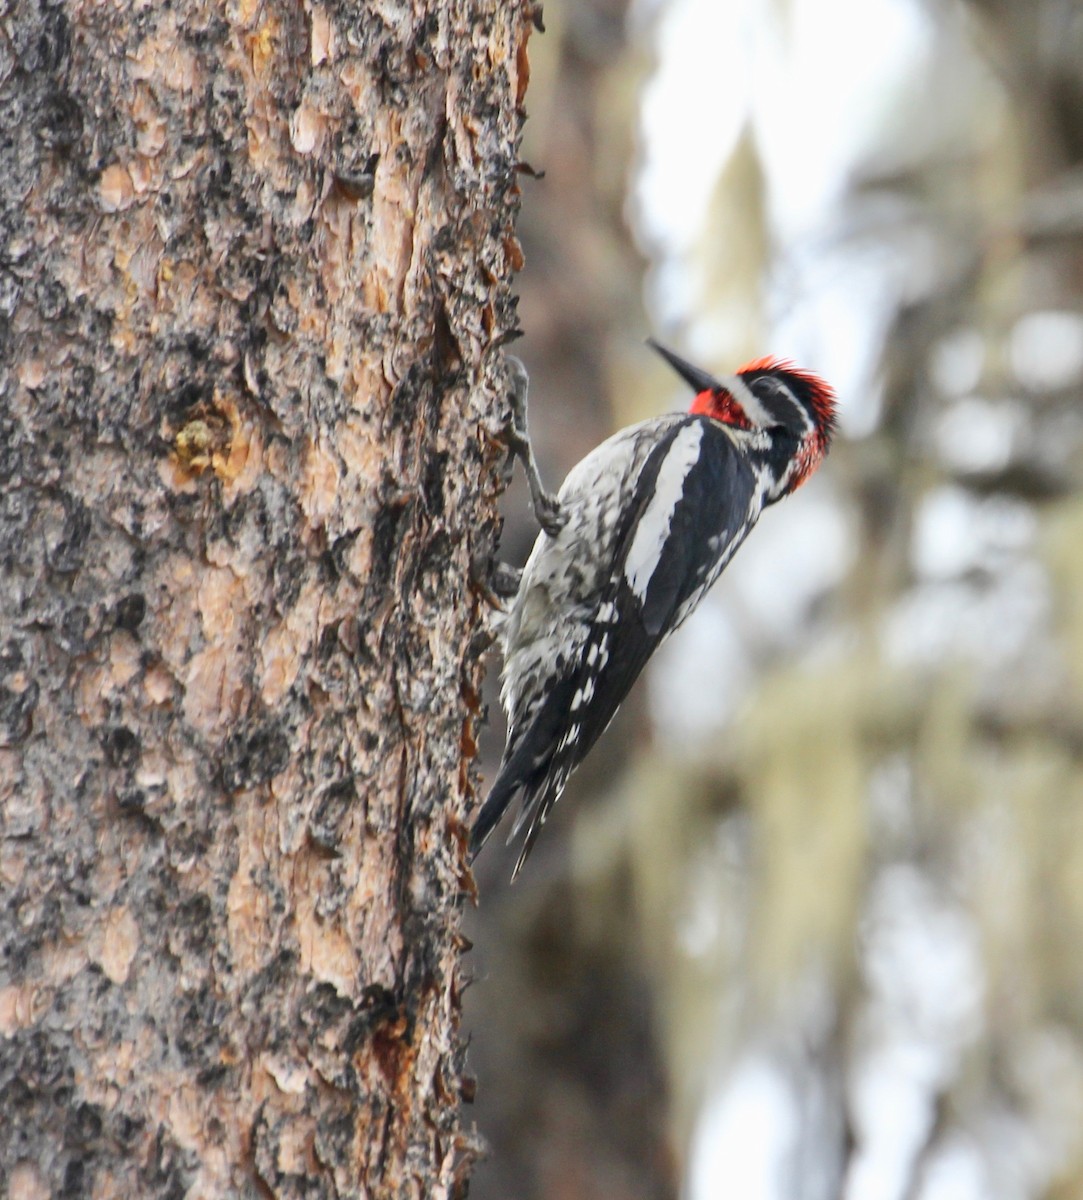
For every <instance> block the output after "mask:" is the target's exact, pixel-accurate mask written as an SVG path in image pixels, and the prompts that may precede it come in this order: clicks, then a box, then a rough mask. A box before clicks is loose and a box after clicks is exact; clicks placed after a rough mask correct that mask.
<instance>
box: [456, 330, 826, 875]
mask: <svg viewBox="0 0 1083 1200" xmlns="http://www.w3.org/2000/svg"><path fill="white" fill-rule="evenodd" d="M648 344H649V345H650V346H651V348H652V349H653V350H655V351H656V352H657V353H658V354H660V355H661V356H662V358H663V359H665V361H666V362H667V363H668V364H669V365H670V366H671V367H672V368H673V369H674V370H675V371H676V373H677V374H678V375H679V376H680V377H681V378H682V379H683V380H684V381H685V382H686V383H687V384H689V385H690V386H691V388H692V390H693V393H694V396H693V400H692V403H691V406H690V408H689V409H688V411H687V412H684V413H681V412H675V413H674V412H671V413H666V414H664V415H662V416H657V417H653V418H650V419H648V420H646V421H641V422H639V423H638V424H635V425H631V426H629V427H628V428H626V429H622V430H620V431H619V432H618V433H615V434H614V435H613V436H612V437H610V438H608V439H607V440H606V441H604V442H602V443H601V445H599V446H597V447H596V448H595V449H594V450H592V451H591V452H590V453H589V454H588V455H587V456H586V457H585V458H583V459H582V460H581V461H580V462H579V463H578V464H577V465H576V466H574V467H573V468H572V469H571V471H570V472H569V473H568V476H567V478H566V479H565V480H564V483H563V484H562V485H561V487H560V490H559V492H558V493H557V495H556V496H555V497H554V496H552V495H550V494H549V493H548V492H547V491H546V489H545V487H544V485H543V483H542V480H541V474H540V471H539V469H538V465H537V461H536V458H535V455H534V451H533V447H532V444H531V442H530V438H529V436H528V432H527V420H526V410H527V393H528V388H529V380H528V377H527V373H526V369H525V368H524V367H523V365H522V363H521V362H519V360H518V359H513V358H511V357H510V356H509V358H508V360H507V362H508V367H509V399H510V402H511V421H510V426H509V431H508V441H507V444H508V447H509V450H510V451H511V453H512V454H514V455H516V456H517V457H519V458H520V459H521V461H522V463H523V467H524V470H525V472H526V476H527V480H528V483H529V485H530V492H531V499H532V503H533V507H534V511H535V515H536V516H537V519H538V522H539V524H540V525H541V532H540V533H539V535H538V538H537V541H536V542H535V543H534V547H533V550H532V551H531V554H530V557H529V559H528V560H527V563H526V565H525V567H524V568H523V570H522V572H521V574H518V575H517V574H516V573H512V574H511V575H510V576H505V588H504V590H505V592H506V593H507V594H509V595H510V600H509V601H508V602H507V604H506V606H505V611H504V613H503V614H502V618H501V630H500V633H501V637H502V641H503V658H504V664H503V672H502V686H501V701H502V703H503V706H504V708H505V710H506V712H507V715H508V734H507V742H506V745H505V748H504V754H503V758H502V760H501V766H500V771H499V773H498V775H497V777H496V779H495V781H494V782H493V784H492V787H491V788H490V790H489V793H488V796H487V797H486V799H485V801H484V803H483V805H482V807H481V809H480V810H479V812H478V814H477V817H476V819H475V821H474V824H473V828H472V830H471V835H470V859H471V861H473V859H474V858H475V857H476V855H477V853H478V852H479V851H480V849H481V848H482V846H483V845H484V844H485V842H486V840H487V839H488V838H489V836H490V834H491V833H492V832H493V830H494V829H495V828H496V826H497V825H498V824H499V822H500V820H501V818H502V817H503V816H504V814H505V813H506V811H507V810H508V808H509V806H510V805H511V804H512V802H513V801H514V800H515V798H516V796H519V797H520V804H519V810H518V814H517V816H516V818H515V821H514V823H513V825H512V829H511V833H510V835H509V837H508V841H509V843H510V842H511V841H513V840H514V839H515V838H516V837H517V836H518V835H519V834H520V833H521V832H523V830H525V836H524V838H523V843H522V848H521V850H520V852H519V857H518V859H517V861H516V863H515V867H514V870H513V872H512V880H514V879H515V878H516V877H517V876H518V875H519V873H520V871H521V870H522V868H523V864H524V863H525V862H526V860H527V857H528V856H529V854H530V852H531V850H532V848H533V846H534V843H535V841H536V839H537V837H538V834H539V833H540V832H541V829H542V827H543V826H544V825H545V822H546V818H547V817H548V815H549V813H550V811H551V810H552V807H553V805H554V804H555V803H556V801H557V800H558V799H559V797H560V795H561V793H562V792H563V790H564V787H565V785H566V783H567V782H568V779H569V777H570V776H571V774H572V772H573V771H574V770H575V769H576V767H578V766H579V764H580V763H581V762H582V761H583V759H584V758H585V757H586V756H587V754H588V753H589V751H590V750H591V748H592V747H593V746H594V744H595V743H596V742H597V740H598V738H599V737H601V735H602V734H603V733H604V732H605V730H606V728H607V727H608V725H609V723H610V722H611V721H612V720H613V718H614V716H615V715H616V713H617V710H618V708H619V707H620V705H621V703H622V701H623V700H624V698H625V697H626V696H627V694H628V692H629V690H630V688H631V687H632V684H633V683H634V682H635V680H636V679H637V677H638V676H639V675H640V673H641V672H642V671H643V668H644V667H645V666H646V664H647V662H648V661H649V659H650V657H651V655H652V654H653V653H654V651H655V650H657V649H658V647H659V646H660V645H661V644H662V643H663V642H664V641H665V640H666V639H667V638H668V637H669V636H670V635H671V634H672V633H673V632H674V631H675V630H676V629H678V628H679V627H680V625H681V624H682V622H684V621H685V620H686V618H687V617H688V616H689V614H690V613H692V612H693V611H694V609H695V608H696V606H697V605H698V604H699V603H700V601H701V600H702V599H703V597H704V596H705V595H706V594H707V592H708V590H709V589H710V588H711V586H712V585H713V584H714V582H715V580H716V579H717V578H718V577H719V575H720V574H721V573H722V571H723V570H724V569H725V567H726V566H727V564H728V563H729V561H730V559H731V558H732V557H733V555H734V554H735V553H736V551H737V549H738V548H739V547H740V545H741V543H742V542H743V541H744V540H745V538H746V537H747V536H748V534H749V532H750V530H751V529H752V527H753V526H754V525H755V523H756V521H757V519H758V518H759V516H760V513H761V512H762V511H763V510H764V509H765V508H767V507H768V506H770V505H772V504H775V503H777V502H778V501H779V500H781V499H782V498H783V497H784V496H788V495H789V494H790V493H791V492H793V491H794V490H795V489H796V488H798V487H799V486H800V485H801V484H802V483H803V482H804V481H805V480H806V479H808V477H809V476H810V475H811V474H812V473H813V472H814V471H815V470H816V469H817V467H818V466H819V465H820V463H821V462H822V461H823V459H824V456H825V455H826V454H827V451H828V448H829V446H830V444H831V439H832V437H833V435H834V432H835V426H836V408H837V406H836V398H835V393H834V390H833V389H832V388H831V387H830V385H829V384H827V383H826V382H825V381H824V380H823V379H821V378H820V377H819V376H817V375H815V374H813V373H812V372H811V371H806V370H802V369H800V368H798V367H796V366H794V365H793V364H792V363H791V362H790V361H788V360H786V359H782V358H770V357H768V358H759V359H756V360H755V361H753V362H749V363H747V364H745V366H743V367H741V368H740V369H739V370H737V371H736V372H735V373H734V374H732V375H723V376H721V377H719V378H716V377H714V376H713V375H711V374H709V373H708V372H707V371H704V370H702V369H700V368H699V367H696V366H693V365H692V364H691V363H690V362H688V361H686V360H685V359H683V358H681V357H680V356H678V355H677V354H675V353H674V352H673V351H672V350H669V349H667V348H666V347H664V346H662V345H660V344H659V343H658V342H656V341H654V340H653V339H648Z"/></svg>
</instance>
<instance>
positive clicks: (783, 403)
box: [745, 371, 816, 437]
mask: <svg viewBox="0 0 1083 1200" xmlns="http://www.w3.org/2000/svg"><path fill="white" fill-rule="evenodd" d="M745 382H746V383H747V384H748V386H749V388H750V389H751V390H752V393H753V394H754V395H755V397H756V399H757V400H759V402H760V404H761V405H763V408H764V410H765V411H766V412H767V414H768V415H769V416H770V417H771V419H772V420H773V421H774V422H775V424H777V425H781V426H782V427H783V428H784V429H786V430H788V431H789V432H790V433H793V434H794V435H795V436H797V437H803V436H804V435H805V434H806V433H808V432H810V431H811V430H813V429H815V428H816V410H815V409H814V408H813V405H812V390H811V387H810V385H809V384H808V383H807V382H806V381H805V380H804V379H802V378H801V377H800V376H799V375H795V374H793V373H791V372H789V371H764V372H762V373H757V374H756V375H755V376H754V377H753V378H751V379H746V380H745Z"/></svg>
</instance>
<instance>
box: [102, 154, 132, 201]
mask: <svg viewBox="0 0 1083 1200" xmlns="http://www.w3.org/2000/svg"><path fill="white" fill-rule="evenodd" d="M98 195H99V196H100V197H101V203H102V208H103V209H104V210H105V211H106V212H121V211H122V210H123V209H126V208H128V207H129V206H130V205H131V203H132V200H133V198H134V197H135V187H134V186H133V184H132V177H131V175H130V174H129V173H128V168H127V167H123V166H121V165H120V163H114V164H113V165H112V166H111V167H106V168H105V170H104V171H103V172H102V177H101V180H100V182H99V184H98Z"/></svg>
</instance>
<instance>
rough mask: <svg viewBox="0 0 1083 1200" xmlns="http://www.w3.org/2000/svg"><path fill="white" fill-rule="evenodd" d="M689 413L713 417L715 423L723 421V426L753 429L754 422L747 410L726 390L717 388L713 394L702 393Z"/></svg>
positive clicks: (693, 403) (693, 402)
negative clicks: (749, 417)
mask: <svg viewBox="0 0 1083 1200" xmlns="http://www.w3.org/2000/svg"><path fill="white" fill-rule="evenodd" d="M688 411H689V412H691V413H697V414H702V415H703V416H705V417H711V418H712V419H713V420H715V421H721V422H722V424H723V425H731V426H732V427H733V428H734V429H751V428H752V422H751V421H750V420H749V419H748V416H747V415H746V413H745V410H744V409H743V408H742V407H741V406H740V405H739V404H738V403H737V401H736V400H734V398H733V396H731V395H730V393H729V392H727V391H726V389H725V388H717V389H716V390H715V391H713V392H711V391H706V392H700V393H699V395H698V396H697V397H696V398H695V400H693V401H692V406H691V407H690V408H689V410H688Z"/></svg>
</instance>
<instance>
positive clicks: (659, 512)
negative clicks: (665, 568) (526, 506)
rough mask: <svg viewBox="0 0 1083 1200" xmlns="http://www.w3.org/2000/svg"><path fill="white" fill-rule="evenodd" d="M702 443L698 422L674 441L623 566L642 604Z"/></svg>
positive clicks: (700, 427) (687, 426) (689, 426)
mask: <svg viewBox="0 0 1083 1200" xmlns="http://www.w3.org/2000/svg"><path fill="white" fill-rule="evenodd" d="M742 386H743V385H742ZM746 390H747V389H746ZM702 441H703V425H702V423H701V422H699V421H694V422H693V423H692V424H690V425H686V426H685V427H684V428H683V429H682V430H681V431H680V432H679V433H678V434H677V436H676V437H675V438H674V439H673V441H672V443H671V444H670V447H669V450H668V451H667V452H666V457H665V461H664V462H663V463H662V467H661V470H659V472H658V480H657V483H656V484H655V488H654V495H653V496H652V497H651V502H650V504H648V505H647V508H646V510H645V511H644V513H643V516H642V517H641V518H640V521H639V524H638V526H637V527H636V532H635V537H634V538H633V539H632V545H631V548H630V549H629V551H628V557H627V559H626V560H625V563H624V577H625V578H626V579H627V580H628V584H629V586H630V587H631V589H632V591H633V592H634V593H635V594H636V596H637V597H638V598H639V600H640V601H642V600H643V599H644V597H645V596H646V594H647V587H648V585H649V584H650V581H651V577H652V576H653V575H654V572H655V571H656V570H657V568H658V560H659V559H660V558H661V557H662V551H663V550H664V549H665V544H666V541H667V540H668V538H669V527H670V524H671V522H672V520H673V514H674V512H675V511H676V508H677V505H678V503H679V502H680V499H681V496H682V495H683V493H684V481H685V479H686V478H687V477H688V472H689V471H691V469H692V468H693V467H694V466H695V464H696V463H697V461H698V460H699V452H700V444H701V442H702Z"/></svg>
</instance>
